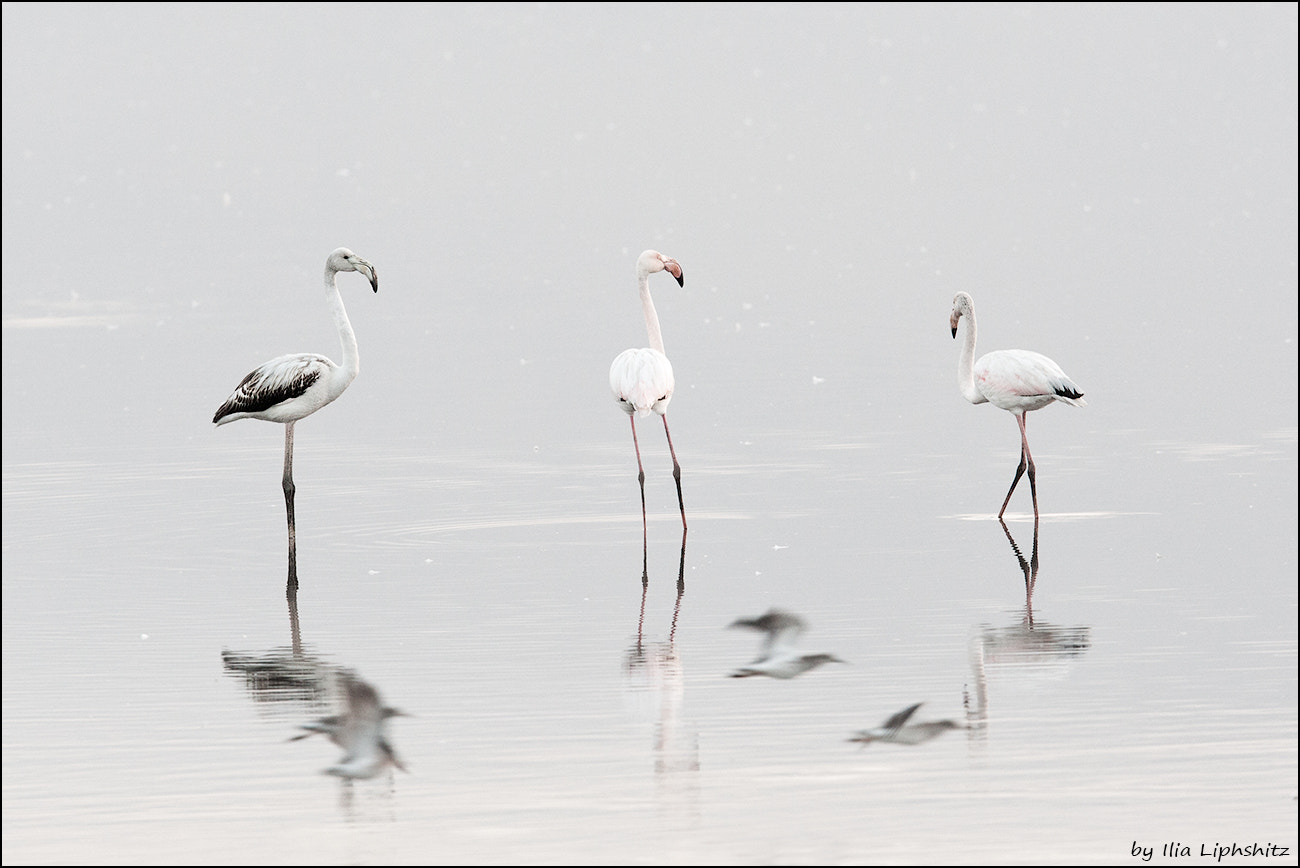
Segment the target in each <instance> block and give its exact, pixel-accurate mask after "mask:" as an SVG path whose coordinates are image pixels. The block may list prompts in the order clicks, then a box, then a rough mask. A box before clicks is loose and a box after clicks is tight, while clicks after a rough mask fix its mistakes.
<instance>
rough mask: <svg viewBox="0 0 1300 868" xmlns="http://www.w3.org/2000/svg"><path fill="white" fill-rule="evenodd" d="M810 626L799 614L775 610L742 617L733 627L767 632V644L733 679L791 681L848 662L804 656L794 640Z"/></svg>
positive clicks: (764, 637) (816, 656)
mask: <svg viewBox="0 0 1300 868" xmlns="http://www.w3.org/2000/svg"><path fill="white" fill-rule="evenodd" d="M806 626H807V624H806V623H805V622H804V620H803V619H802V618H800V617H799V616H797V615H792V614H790V613H789V612H783V611H781V610H780V609H771V610H769V611H768V612H767V614H765V615H760V616H759V617H757V618H738V619H737V620H735V621H733V622H732V623H731V624H730V625H729V627H747V628H749V629H750V630H757V631H758V632H760V633H763V634H764V636H763V645H762V648H761V651H760V652H759V655H758V658H757V659H755V660H754V661H753V662H752V663H749V664H747V665H745V666H742V667H740V668H739V669H737V670H736V671H735V672H732V673H731V677H732V678H748V677H750V676H752V675H766V676H768V677H769V678H781V679H789V678H794V677H795V676H796V675H802V674H803V673H805V672H807V671H808V670H809V669H816V668H817V667H818V666H821V665H822V664H823V663H845V662H847V661H844V660H841V659H839V658H838V657H835V656H834V655H831V654H800V653H799V650H798V649H797V648H795V647H794V640H795V639H797V638H798V637H799V635H800V634H801V633H802V632H803V631H804V629H805V627H806Z"/></svg>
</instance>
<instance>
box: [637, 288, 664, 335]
mask: <svg viewBox="0 0 1300 868" xmlns="http://www.w3.org/2000/svg"><path fill="white" fill-rule="evenodd" d="M637 283H638V285H639V287H640V290H641V311H642V313H644V314H645V331H646V335H647V336H648V337H649V338H650V348H651V349H653V350H658V351H659V352H661V353H662V352H663V351H664V335H663V332H662V331H660V330H659V314H657V313H655V303H654V300H653V299H651V298H650V275H648V274H638V275H637Z"/></svg>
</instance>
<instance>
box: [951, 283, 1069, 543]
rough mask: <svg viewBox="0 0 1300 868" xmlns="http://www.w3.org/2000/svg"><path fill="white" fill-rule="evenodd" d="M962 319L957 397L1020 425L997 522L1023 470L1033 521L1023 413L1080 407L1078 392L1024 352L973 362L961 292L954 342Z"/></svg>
mask: <svg viewBox="0 0 1300 868" xmlns="http://www.w3.org/2000/svg"><path fill="white" fill-rule="evenodd" d="M963 318H964V319H965V320H966V339H965V341H964V342H963V343H962V349H961V355H960V356H959V357H958V360H957V386H958V388H959V389H960V390H961V393H962V395H963V397H965V398H966V400H967V401H970V402H971V403H972V404H984V403H990V404H992V405H993V406H995V407H999V408H1001V409H1003V410H1006V411H1007V412H1009V413H1011V414H1012V415H1014V416H1015V417H1016V423H1017V424H1018V425H1019V426H1020V465H1019V467H1017V468H1016V475H1015V478H1014V479H1012V480H1011V488H1010V489H1009V490H1008V491H1007V496H1006V499H1005V500H1003V501H1002V509H1001V510H999V512H998V518H1001V517H1002V514H1003V513H1004V512H1006V510H1007V504H1009V503H1010V502H1011V495H1012V493H1013V492H1015V490H1016V484H1017V483H1019V482H1020V477H1021V476H1022V475H1023V474H1024V473H1025V472H1026V470H1028V473H1029V490H1030V492H1031V493H1032V497H1033V501H1034V518H1035V519H1036V518H1038V485H1037V470H1036V468H1035V467H1034V457H1033V455H1032V454H1031V453H1030V451H1029V437H1028V435H1027V434H1026V433H1025V414H1026V413H1029V412H1031V411H1033V410H1041V409H1042V408H1043V407H1046V406H1047V405H1048V404H1051V403H1052V402H1054V401H1060V402H1061V403H1063V404H1070V405H1071V406H1074V407H1083V406H1086V405H1087V403H1088V402H1087V401H1085V400H1083V392H1081V391H1080V390H1079V387H1078V386H1077V385H1075V383H1074V381H1073V380H1072V379H1070V377H1069V376H1068V375H1067V374H1066V373H1065V371H1063V370H1061V366H1060V365H1058V364H1057V363H1056V362H1054V361H1052V360H1051V359H1049V358H1048V357H1047V356H1045V355H1043V354H1042V353H1035V352H1032V351H1030V350H996V351H994V352H991V353H986V354H985V355H983V356H980V358H979V361H973V359H974V357H975V335H976V326H975V302H974V301H973V300H972V299H971V297H970V296H969V295H967V294H966V293H964V292H959V293H957V295H956V296H954V297H953V300H952V315H951V316H950V317H949V318H948V324H949V325H950V326H951V327H952V336H953V337H954V338H956V337H957V324H958V322H959V321H960V320H962V319H963Z"/></svg>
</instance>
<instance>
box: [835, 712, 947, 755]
mask: <svg viewBox="0 0 1300 868" xmlns="http://www.w3.org/2000/svg"><path fill="white" fill-rule="evenodd" d="M922 705H924V703H922V702H918V703H917V704H916V705H909V706H908V707H907V708H904V709H903V710H902V711H900V712H898V713H897V714H895V715H893V716H892V717H890V718H889V719H888V720H886V721H885V722H884V723H882V724H881V725H880V726H877V727H876V728H875V729H864V730H860V731H859V732H858V733H857V734H856V735H854V736H853V738H850V739H849V741H856V742H861V743H862V744H863V745H864V746H865V745H868V744H871V742H873V741H888V742H893V743H894V744H920V743H921V742H925V741H929V740H930V739H932V738H937V737H938V736H941V735H943V734H944V733H945V732H947V731H948V730H950V729H961V728H962V726H961V724H959V723H957V721H955V720H935V721H930V722H928V723H912V724H909V723H908V722H907V721H908V720H909V719H911V717H912V715H913V714H915V713H916V710H917V709H918V708H920V707H921V706H922Z"/></svg>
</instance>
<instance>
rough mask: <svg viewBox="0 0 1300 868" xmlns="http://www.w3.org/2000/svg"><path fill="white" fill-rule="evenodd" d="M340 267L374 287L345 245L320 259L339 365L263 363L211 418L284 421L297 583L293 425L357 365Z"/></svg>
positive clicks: (285, 359) (310, 357) (312, 359)
mask: <svg viewBox="0 0 1300 868" xmlns="http://www.w3.org/2000/svg"><path fill="white" fill-rule="evenodd" d="M340 271H359V272H361V274H363V275H364V276H365V278H366V279H367V280H369V281H370V286H371V288H372V289H373V290H374V291H375V292H379V274H378V272H376V271H375V267H374V266H373V265H371V264H370V263H369V262H367V261H366V260H364V259H362V258H361V257H360V256H357V255H356V254H355V253H353V252H352V251H351V250H348V249H347V248H346V247H340V248H339V249H337V250H335V251H334V252H333V253H331V254H330V255H329V257H328V258H327V259H326V260H325V300H326V302H327V303H328V304H329V307H330V311H331V312H332V313H333V314H334V324H335V326H337V327H338V330H339V339H340V340H341V342H342V344H343V364H342V365H336V364H334V363H333V362H332V361H330V360H329V359H327V358H325V357H324V356H319V355H316V354H315V353H290V354H289V355H285V356H279V357H277V358H274V359H271V360H270V361H269V362H266V363H265V364H263V365H262V366H261V367H259V368H257V369H256V370H254V371H253V372H252V373H250V374H249V375H248V376H246V377H244V379H243V380H242V381H241V382H240V384H239V386H238V387H237V388H236V389H235V391H234V392H233V393H232V394H231V396H230V397H229V398H227V399H226V402H225V403H224V404H222V405H221V406H220V407H219V408H217V413H216V415H215V416H213V417H212V421H213V422H215V423H216V424H217V425H218V426H221V425H225V424H227V423H229V422H234V421H236V420H239V419H263V420H265V421H267V422H282V423H284V478H283V480H282V482H283V486H284V507H285V512H286V513H287V514H288V520H289V581H290V584H297V576H298V554H297V541H296V532H295V530H294V520H293V493H294V485H293V425H294V423H295V422H297V421H298V420H299V419H303V418H305V417H307V416H310V415H311V414H312V413H315V412H316V411H317V410H319V409H320V408H321V407H324V406H325V405H326V404H328V403H330V402H331V401H333V400H334V399H335V398H337V397H338V396H339V395H342V394H343V390H344V389H346V388H347V387H348V384H350V383H351V382H352V381H353V380H354V379H356V376H357V371H358V370H359V368H360V358H359V356H358V355H357V336H356V334H355V333H353V331H352V323H351V322H349V321H348V312H347V311H346V310H344V309H343V298H342V297H341V296H340V295H339V287H338V281H337V280H336V276H337V275H338V273H339V272H340Z"/></svg>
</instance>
